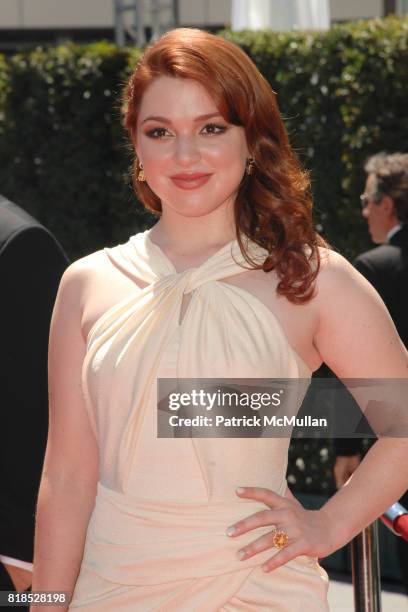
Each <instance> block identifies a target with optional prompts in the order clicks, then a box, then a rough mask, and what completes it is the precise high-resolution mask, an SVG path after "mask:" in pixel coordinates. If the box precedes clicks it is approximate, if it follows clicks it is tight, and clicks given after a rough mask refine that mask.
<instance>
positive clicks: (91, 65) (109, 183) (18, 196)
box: [0, 43, 151, 259]
mask: <svg viewBox="0 0 408 612" xmlns="http://www.w3.org/2000/svg"><path fill="white" fill-rule="evenodd" d="M139 55H140V51H138V50H129V49H127V50H119V49H117V48H116V47H115V46H114V45H110V44H107V43H96V44H92V45H86V46H79V45H74V44H68V45H65V46H59V47H56V48H50V49H47V50H45V49H42V48H37V49H35V50H33V51H30V52H24V53H20V54H17V55H15V56H13V57H11V58H10V59H9V60H7V61H5V60H3V59H2V61H1V63H0V102H1V107H0V112H1V114H0V181H1V193H2V195H5V196H7V197H9V198H10V199H11V200H14V201H15V202H16V203H18V204H19V205H20V206H22V207H23V208H25V209H26V210H27V211H28V212H30V213H31V214H32V215H34V216H35V217H37V218H38V219H39V220H40V221H42V222H43V223H44V224H45V225H46V226H47V227H48V228H49V229H50V230H51V231H53V232H54V233H55V235H56V236H57V237H58V239H59V240H60V241H61V243H62V245H63V246H64V247H65V248H66V250H67V252H68V253H69V255H70V256H71V258H73V259H76V258H77V257H80V256H82V255H84V254H87V253H89V252H92V251H95V250H97V249H98V248H101V247H102V246H103V245H107V244H111V243H112V244H113V243H115V242H116V243H118V242H120V241H122V240H125V239H126V238H127V237H128V236H129V235H130V234H131V233H132V228H135V227H139V226H144V225H148V223H149V220H148V219H147V216H146V214H145V213H144V209H143V208H142V207H141V206H140V205H139V206H137V207H136V201H135V200H133V202H132V201H131V200H132V199H133V198H132V191H131V188H130V186H129V183H130V178H129V172H128V170H129V168H130V166H131V161H132V157H131V154H130V151H129V145H128V141H127V138H126V134H125V131H124V130H123V128H122V126H121V121H120V95H121V90H122V87H123V85H124V83H125V82H126V79H127V77H128V76H129V75H130V73H131V68H132V66H133V65H134V64H135V62H136V61H137V58H138V57H139ZM150 222H151V221H150Z"/></svg>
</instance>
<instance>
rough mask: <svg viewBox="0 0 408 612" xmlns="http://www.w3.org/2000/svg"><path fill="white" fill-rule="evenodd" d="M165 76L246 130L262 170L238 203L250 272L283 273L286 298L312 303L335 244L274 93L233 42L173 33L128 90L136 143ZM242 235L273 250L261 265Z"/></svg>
mask: <svg viewBox="0 0 408 612" xmlns="http://www.w3.org/2000/svg"><path fill="white" fill-rule="evenodd" d="M160 75H166V76H171V77H176V78H183V79H192V80H194V81H196V82H198V83H200V84H201V85H203V87H205V89H206V90H207V91H208V93H209V94H210V95H211V97H212V98H213V100H214V102H215V104H216V106H217V108H218V109H219V111H220V113H221V114H222V116H223V117H224V119H225V120H226V121H227V122H228V123H231V124H233V125H238V126H242V127H244V129H245V133H246V139H247V145H248V149H249V151H250V154H251V156H252V157H253V158H254V159H255V165H254V167H253V170H252V173H251V174H249V175H248V174H245V175H244V177H243V179H242V181H241V183H240V186H239V190H238V194H237V198H236V201H235V204H234V219H235V225H236V234H237V240H238V244H239V246H240V249H241V252H242V254H243V257H244V258H245V260H246V261H247V262H248V263H249V264H250V266H251V269H263V270H264V271H265V272H269V271H271V270H275V271H276V273H277V275H278V277H279V283H278V286H277V291H278V293H279V294H280V295H284V296H286V298H287V299H288V300H290V301H291V302H294V303H296V304H301V303H305V302H307V301H309V300H310V299H311V298H312V297H313V296H314V285H315V283H314V281H315V279H316V276H317V274H318V272H319V268H320V257H319V250H318V247H319V246H325V247H328V246H329V245H328V244H327V242H326V241H325V240H324V239H323V238H322V237H321V236H320V235H319V234H318V233H317V231H316V230H315V228H314V225H313V220H312V199H311V194H310V180H309V176H308V173H307V172H305V171H304V170H302V169H301V167H300V164H299V161H298V159H297V157H296V156H295V154H294V152H293V151H292V149H291V146H290V144H289V139H288V136H287V133H286V130H285V127H284V124H283V121H282V119H281V116H280V113H279V108H278V104H277V101H276V94H275V92H274V91H273V90H272V88H271V86H270V85H269V83H268V82H267V81H266V79H265V78H264V77H263V76H262V75H261V73H260V72H259V70H258V69H257V67H256V66H255V64H254V63H253V62H252V61H251V60H250V59H249V57H248V56H247V55H246V54H245V53H244V52H243V51H242V49H240V48H239V47H238V46H237V45H235V44H233V43H232V42H230V41H227V40H225V39H224V38H221V37H219V36H215V35H213V34H209V33H208V32H204V31H202V30H198V29H194V28H177V29H175V30H171V31H169V32H167V33H166V34H164V35H163V36H162V37H161V38H160V39H159V40H157V41H156V42H154V43H153V44H152V45H151V46H149V47H148V48H147V50H146V51H145V53H144V55H143V56H142V58H141V59H140V60H139V62H138V64H137V66H136V68H135V70H134V72H133V74H132V76H131V77H130V79H129V81H128V83H127V85H126V87H125V88H124V92H123V100H122V113H123V121H124V126H125V128H126V129H127V130H128V132H129V135H130V139H131V141H132V143H133V144H134V143H135V142H136V124H137V117H138V112H139V108H140V104H141V100H142V97H143V94H144V92H145V91H146V89H147V87H148V86H149V85H150V83H151V82H152V81H153V80H154V79H155V78H156V77H158V76H160ZM138 172H139V166H138V160H137V159H136V158H135V161H134V168H133V186H134V189H135V192H136V195H137V196H138V198H139V200H141V202H142V203H143V204H144V206H145V207H146V208H147V209H149V210H150V211H152V212H154V213H155V214H157V215H158V216H160V214H161V210H162V207H161V202H160V199H159V198H158V196H157V195H156V194H155V193H154V192H153V191H152V190H151V188H150V187H149V185H148V184H147V183H146V182H141V181H138V180H137V175H138ZM241 233H242V234H244V235H246V236H247V237H248V238H250V239H251V240H252V241H254V242H255V243H257V244H258V245H260V246H261V247H263V248H264V249H266V250H267V251H268V256H267V257H266V259H265V261H264V262H263V263H262V264H260V263H259V260H258V262H256V261H254V260H253V259H251V257H250V255H249V254H248V252H247V251H246V249H245V245H244V244H243V241H242V239H241Z"/></svg>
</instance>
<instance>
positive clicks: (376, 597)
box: [351, 503, 408, 612]
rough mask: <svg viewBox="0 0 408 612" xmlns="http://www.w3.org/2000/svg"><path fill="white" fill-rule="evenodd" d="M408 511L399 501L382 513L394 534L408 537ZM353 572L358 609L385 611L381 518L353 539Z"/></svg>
mask: <svg viewBox="0 0 408 612" xmlns="http://www.w3.org/2000/svg"><path fill="white" fill-rule="evenodd" d="M407 519H408V510H406V509H405V508H404V507H403V506H402V505H401V504H399V503H396V504H394V505H393V506H391V507H390V508H389V509H388V510H387V512H385V513H384V514H383V515H382V516H381V520H382V522H383V523H384V524H385V525H386V526H387V527H388V528H389V529H391V531H393V533H395V534H396V535H398V536H399V537H403V538H404V539H405V540H408V528H407ZM351 571H352V578H353V591H354V610H355V612H381V573H380V555H379V540H378V521H375V522H374V523H371V525H369V526H368V527H366V529H364V530H363V531H362V532H361V533H359V534H358V535H357V536H356V537H355V538H353V540H352V542H351Z"/></svg>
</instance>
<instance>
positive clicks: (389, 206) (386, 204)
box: [381, 195, 396, 217]
mask: <svg viewBox="0 0 408 612" xmlns="http://www.w3.org/2000/svg"><path fill="white" fill-rule="evenodd" d="M381 208H382V209H383V211H384V213H386V214H387V215H388V216H390V217H395V216H396V211H395V203H394V200H393V199H392V198H390V196H388V195H385V196H384V197H383V199H382V200H381Z"/></svg>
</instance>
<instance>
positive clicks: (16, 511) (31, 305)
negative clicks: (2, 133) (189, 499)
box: [0, 196, 69, 610]
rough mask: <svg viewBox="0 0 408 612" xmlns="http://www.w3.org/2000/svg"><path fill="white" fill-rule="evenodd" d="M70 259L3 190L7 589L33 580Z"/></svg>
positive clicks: (0, 264) (2, 497) (1, 579)
mask: <svg viewBox="0 0 408 612" xmlns="http://www.w3.org/2000/svg"><path fill="white" fill-rule="evenodd" d="M68 263H69V262H68V259H67V257H66V255H65V253H64V252H63V250H62V248H61V247H60V245H59V244H58V242H57V241H56V239H55V238H54V237H53V236H52V234H51V233H50V232H49V231H48V230H47V229H46V228H45V227H44V226H42V225H41V224H40V223H38V221H36V220H35V219H34V218H33V217H31V216H30V215H29V214H28V213H26V212H25V211H24V210H23V209H21V208H20V207H18V206H16V205H15V204H13V203H12V202H10V201H9V200H7V199H5V198H3V197H2V196H0V295H1V299H0V325H1V343H0V406H1V408H0V429H1V444H0V590H11V591H14V590H17V591H25V590H27V589H29V588H30V586H31V576H32V560H33V540H34V515H35V504H36V500H37V493H38V488H39V483H40V477H41V470H42V464H43V459H44V453H45V445H46V440H47V430H48V381H47V356H48V336H49V329H50V322H51V314H52V309H53V306H54V301H55V298H56V293H57V289H58V285H59V282H60V279H61V276H62V273H63V272H64V270H65V268H66V267H67V265H68ZM17 609H24V610H26V609H28V608H27V607H23V606H21V607H20V608H17Z"/></svg>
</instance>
